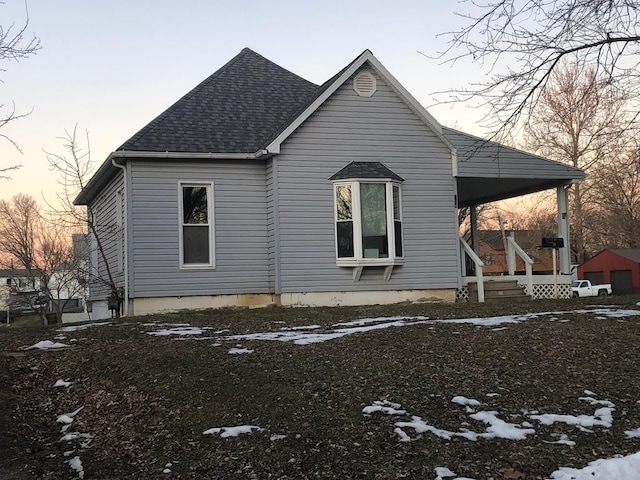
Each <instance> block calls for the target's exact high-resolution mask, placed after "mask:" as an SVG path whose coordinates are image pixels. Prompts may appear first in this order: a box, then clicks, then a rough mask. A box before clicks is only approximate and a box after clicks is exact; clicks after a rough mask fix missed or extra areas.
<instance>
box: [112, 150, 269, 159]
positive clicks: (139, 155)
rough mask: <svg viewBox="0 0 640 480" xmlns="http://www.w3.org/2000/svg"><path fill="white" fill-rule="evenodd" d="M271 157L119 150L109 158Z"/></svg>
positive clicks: (261, 151) (265, 151) (264, 152)
mask: <svg viewBox="0 0 640 480" xmlns="http://www.w3.org/2000/svg"><path fill="white" fill-rule="evenodd" d="M268 155H269V152H268V151H267V150H258V151H257V152H254V153H214V152H208V153H189V152H137V151H135V150H117V151H115V152H113V153H112V154H111V155H109V158H111V159H113V158H130V157H135V158H154V159H161V158H187V159H196V160H200V159H213V160H257V159H260V158H264V157H266V156H268Z"/></svg>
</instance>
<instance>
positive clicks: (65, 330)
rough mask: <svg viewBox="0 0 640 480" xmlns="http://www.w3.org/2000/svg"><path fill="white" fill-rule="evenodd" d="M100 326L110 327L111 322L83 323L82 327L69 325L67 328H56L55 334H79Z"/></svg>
mask: <svg viewBox="0 0 640 480" xmlns="http://www.w3.org/2000/svg"><path fill="white" fill-rule="evenodd" d="M101 325H111V322H94V323H84V324H82V325H70V326H68V327H62V328H58V329H57V330H56V332H60V333H69V332H79V331H80V330H86V329H87V328H90V327H99V326H101Z"/></svg>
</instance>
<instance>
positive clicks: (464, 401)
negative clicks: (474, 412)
mask: <svg viewBox="0 0 640 480" xmlns="http://www.w3.org/2000/svg"><path fill="white" fill-rule="evenodd" d="M451 402H453V403H457V404H458V405H469V406H470V407H479V406H480V405H482V404H481V403H480V402H479V401H478V400H474V399H473V398H467V397H463V396H462V395H457V396H455V397H453V398H452V399H451Z"/></svg>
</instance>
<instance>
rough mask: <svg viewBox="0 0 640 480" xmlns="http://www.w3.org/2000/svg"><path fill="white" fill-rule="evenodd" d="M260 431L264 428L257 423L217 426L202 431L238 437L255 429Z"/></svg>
mask: <svg viewBox="0 0 640 480" xmlns="http://www.w3.org/2000/svg"><path fill="white" fill-rule="evenodd" d="M254 430H255V431H257V432H260V431H262V430H263V429H262V428H260V427H257V426H255V425H239V426H237V427H216V428H210V429H209V430H205V431H204V432H202V434H203V435H214V434H216V433H218V434H220V437H221V438H228V437H237V436H238V435H241V434H243V433H252V432H253V431H254Z"/></svg>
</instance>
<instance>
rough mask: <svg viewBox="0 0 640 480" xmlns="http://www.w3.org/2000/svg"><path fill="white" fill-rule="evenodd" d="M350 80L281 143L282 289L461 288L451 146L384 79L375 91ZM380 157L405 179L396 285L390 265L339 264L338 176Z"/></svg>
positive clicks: (319, 290) (285, 290)
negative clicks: (359, 269)
mask: <svg viewBox="0 0 640 480" xmlns="http://www.w3.org/2000/svg"><path fill="white" fill-rule="evenodd" d="M352 85H353V82H352V80H348V81H347V82H345V84H344V85H343V86H342V87H340V88H339V89H338V90H337V91H336V92H335V93H334V94H333V95H332V96H331V97H330V98H329V99H328V100H327V101H326V102H325V103H324V104H323V105H322V106H321V107H320V108H319V109H318V110H317V111H316V112H315V113H314V114H313V115H312V116H311V117H310V118H309V119H307V121H305V122H304V123H303V124H302V125H301V126H300V127H299V128H298V129H297V130H296V131H295V132H294V133H293V134H292V135H291V136H290V137H289V138H288V139H287V140H286V141H285V142H284V143H283V144H282V147H281V154H280V155H279V156H278V160H277V161H278V196H279V219H280V223H279V224H280V256H281V282H282V291H283V292H284V293H288V292H322V291H357V290H402V289H430V288H455V287H457V286H458V278H459V274H458V264H459V263H458V262H459V260H458V240H457V216H456V207H455V185H454V179H453V172H452V164H451V152H450V150H449V148H448V147H447V146H446V145H445V143H444V142H443V141H442V140H441V139H440V138H439V137H438V136H437V135H436V134H435V133H434V132H433V131H432V130H431V129H430V128H428V127H427V126H426V125H425V124H424V122H423V121H422V120H421V119H420V118H419V117H418V116H417V115H416V114H415V113H414V112H413V111H412V110H411V109H410V108H409V107H408V106H407V105H406V104H405V103H404V102H403V101H402V100H401V99H400V98H399V97H398V96H397V94H396V93H395V92H394V91H393V90H392V89H391V88H390V87H389V86H387V85H386V84H385V83H384V82H383V81H382V80H381V79H380V78H378V90H377V91H376V93H375V94H374V95H373V96H372V97H370V98H364V97H359V96H358V95H357V94H356V93H355V91H354V90H353V88H352ZM357 160H361V161H375V162H382V163H383V164H385V165H386V166H387V167H388V168H390V169H391V170H392V171H393V172H394V173H396V174H398V175H400V176H401V177H402V178H404V179H405V181H404V182H403V184H402V198H403V201H402V210H403V215H402V222H403V237H404V242H403V244H404V257H405V264H404V265H403V266H396V267H395V268H394V270H393V275H392V276H391V279H390V281H389V282H385V281H383V279H382V269H380V268H371V267H368V268H365V269H364V271H363V273H362V276H361V278H360V281H359V282H353V280H352V272H353V271H352V268H344V267H342V268H341V267H338V266H336V253H335V226H334V204H333V184H332V182H331V181H330V180H328V179H329V177H330V176H331V175H333V174H334V173H336V172H337V171H339V170H340V169H342V168H343V167H344V166H346V165H347V164H349V163H350V162H352V161H357Z"/></svg>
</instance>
